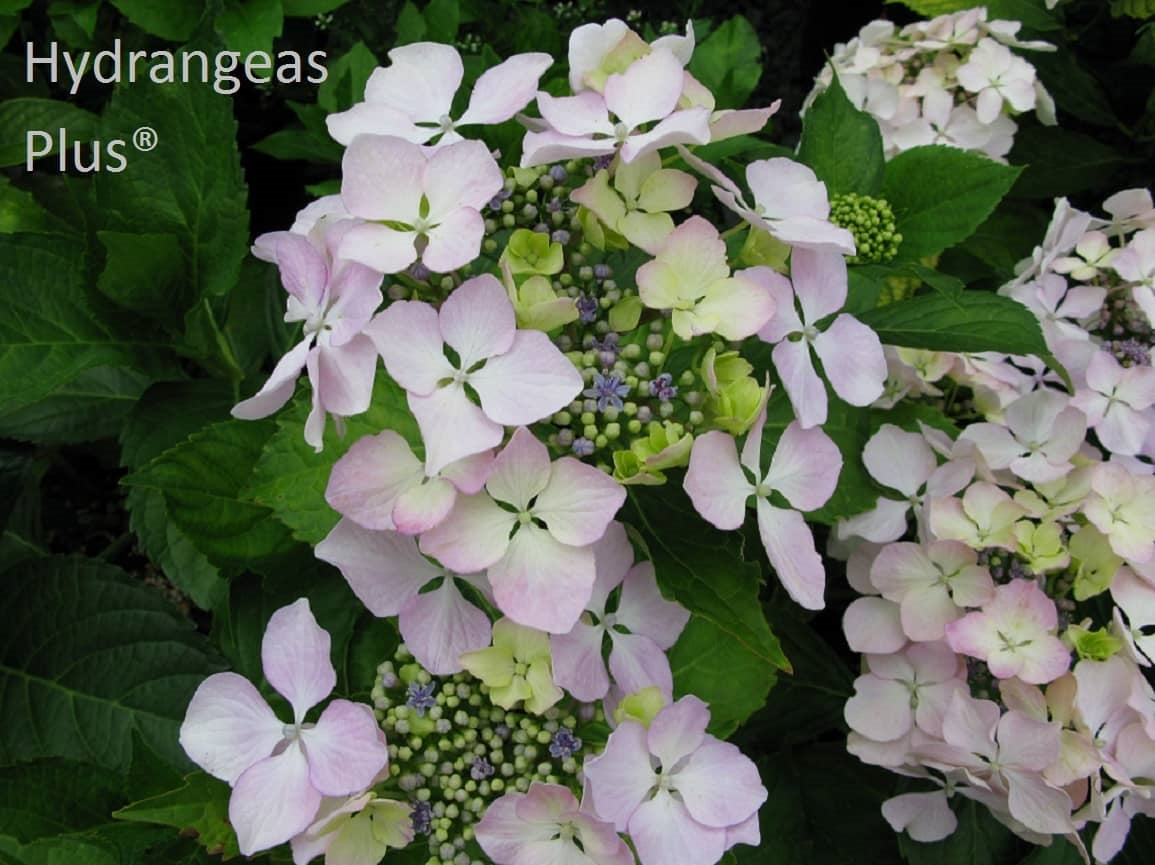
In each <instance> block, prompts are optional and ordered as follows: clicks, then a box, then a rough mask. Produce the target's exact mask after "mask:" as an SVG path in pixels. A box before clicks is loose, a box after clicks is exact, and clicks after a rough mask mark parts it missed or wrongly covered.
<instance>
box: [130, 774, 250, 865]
mask: <svg viewBox="0 0 1155 865" xmlns="http://www.w3.org/2000/svg"><path fill="white" fill-rule="evenodd" d="M229 794H230V790H229V785H228V784H226V783H225V782H224V781H219V780H217V779H216V778H213V777H212V776H210V775H206V774H205V773H204V772H194V773H193V774H191V775H189V776H187V777H186V778H185V783H184V785H183V786H182V787H180V788H179V789H176V790H171V791H169V792H167V793H161V794H159V795H157V796H151V797H149V798H148V799H142V800H141V801H139V802H133V803H132V804H131V805H127V806H125V807H124V808H121V809H120V810H119V811H115V812H114V813H113V816H114V817H116V818H117V819H118V820H128V821H133V822H138V823H159V824H161V825H163V826H173V827H175V828H177V829H180V830H181V831H182V832H185V833H187V832H195V833H196V835H197V840H198V842H199V843H200V844H201V845H202V846H204V847H205V848H206V849H207V850H208V851H209V852H210V853H219V854H220V855H221V858H222V859H229V858H231V857H233V856H236V855H238V854H239V853H240V851H239V850H238V848H237V836H236V833H235V832H234V831H233V828H232V826H230V825H229V821H228V812H229Z"/></svg>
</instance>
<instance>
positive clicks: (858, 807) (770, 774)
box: [734, 742, 902, 865]
mask: <svg viewBox="0 0 1155 865" xmlns="http://www.w3.org/2000/svg"><path fill="white" fill-rule="evenodd" d="M759 768H760V769H761V770H762V779H763V783H764V784H765V785H766V790H767V793H768V794H769V795H768V799H767V801H766V804H765V805H763V806H762V808H761V809H760V811H759V815H758V816H759V824H760V828H761V830H762V831H761V834H762V843H761V845H760V846H758V847H757V848H754V847H743V846H739V847H735V848H734V852H735V853H736V858H737V860H738V865H810V863H815V862H821V863H822V865H861V863H864V862H869V863H871V865H899V863H900V862H901V861H902V860H901V859H900V858H899V854H898V849H897V845H896V844H895V836H894V832H893V831H892V830H891V828H890V827H889V826H888V825H887V824H886V821H885V820H883V818H882V814H881V813H880V811H879V808H880V806H881V805H882V802H883V800H884V799H886V798H887V797H888V796H889V795H890V793H891V790H892V789H893V786H894V782H893V778H894V776H893V775H891V774H890V773H888V772H886V771H885V770H883V769H879V768H877V767H874V766H866V765H863V764H862V763H859V762H858V760H857V759H855V758H854V757H852V756H851V755H850V754H848V753H847V752H846V748H845V746H844V745H843V744H842V743H841V742H822V743H818V744H814V745H810V746H808V747H805V748H793V749H784V750H782V751H779V752H777V753H772V754H770V755H769V756H768V757H766V758H765V759H763V760H761V761H760V762H759Z"/></svg>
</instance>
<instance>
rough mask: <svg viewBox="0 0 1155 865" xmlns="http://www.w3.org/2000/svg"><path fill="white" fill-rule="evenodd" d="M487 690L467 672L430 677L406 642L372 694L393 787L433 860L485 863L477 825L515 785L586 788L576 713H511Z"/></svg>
mask: <svg viewBox="0 0 1155 865" xmlns="http://www.w3.org/2000/svg"><path fill="white" fill-rule="evenodd" d="M488 694H489V688H488V687H487V686H486V685H485V684H484V683H482V682H479V681H478V680H476V679H474V678H473V677H472V676H470V675H469V674H468V673H458V674H456V675H453V676H433V675H431V674H430V673H429V672H428V671H427V670H425V669H424V668H422V667H421V665H420V664H418V663H417V662H416V661H415V660H414V659H413V656H412V655H411V654H410V653H409V651H408V650H407V649H406V647H405V646H404V644H402V645H401V646H399V647H398V649H397V650H396V651H395V652H394V654H393V658H392V659H391V660H387V661H385V662H383V663H382V664H380V665H379V666H378V668H377V681H376V683H375V685H374V687H373V692H372V701H373V706H374V709H375V713H376V715H377V718H378V720H379V721H380V724H381V728H382V729H383V730H384V731H385V736H386V739H387V740H388V742H389V758H390V763H389V777H390V780H389V782H388V784H389V786H391V787H393V786H395V787H396V788H397V789H398V790H399V791H400V795H401V796H402V797H405V798H408V800H409V801H410V802H411V803H412V804H413V808H414V811H413V824H414V830H415V832H416V833H417V835H418V836H419V837H418V838H417V839H416V841H415V843H418V844H420V843H428V845H429V854H430V858H429V859H428V860H427V865H479V863H483V862H485V861H486V860H485V857H484V854H482V852H481V850H480V848H479V847H477V845H476V843H475V839H474V827H475V825H476V824H477V822H478V821H479V820H481V818H482V817H483V816H484V815H485V812H486V809H487V808H488V807H489V805H490V804H491V803H492V802H493V801H494V800H496V799H498V798H500V797H501V796H503V795H504V794H505V793H507V792H519V793H525V792H527V791H528V790H529V788H530V785H531V784H533V783H534V782H541V783H547V784H561V785H564V786H568V787H570V788H571V789H573V790H574V791H575V792H578V793H580V790H581V785H580V782H579V781H578V778H577V774H578V770H579V767H580V764H581V760H582V757H583V743H582V740H581V738H580V737H579V736H578V735H577V734H576V733H575V728H576V727H577V723H578V722H577V718H576V716H575V715H573V714H566V713H564V712H563V711H561V710H560V709H558V708H556V707H555V708H552V709H549V710H547V711H546V713H545V714H544V715H542V716H540V717H539V716H535V715H531V714H528V713H525V712H522V711H516V710H512V711H510V710H505V709H502V708H501V707H499V706H495V705H493V704H492V703H491V702H490V700H489V697H488Z"/></svg>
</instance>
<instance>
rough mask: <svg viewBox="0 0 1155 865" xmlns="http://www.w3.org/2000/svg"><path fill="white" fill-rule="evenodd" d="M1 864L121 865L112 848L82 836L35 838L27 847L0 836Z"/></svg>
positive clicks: (116, 852) (7, 837)
mask: <svg viewBox="0 0 1155 865" xmlns="http://www.w3.org/2000/svg"><path fill="white" fill-rule="evenodd" d="M0 862H2V863H4V865H121V863H120V856H119V855H118V851H117V850H116V848H115V847H113V846H112V845H109V844H106V843H104V842H103V841H101V840H100V839H98V838H92V837H88V836H85V835H58V836H55V837H51V838H37V839H36V840H35V841H33V842H32V843H31V844H27V845H21V844H20V843H19V842H17V841H16V840H15V839H14V838H11V837H9V836H7V835H0Z"/></svg>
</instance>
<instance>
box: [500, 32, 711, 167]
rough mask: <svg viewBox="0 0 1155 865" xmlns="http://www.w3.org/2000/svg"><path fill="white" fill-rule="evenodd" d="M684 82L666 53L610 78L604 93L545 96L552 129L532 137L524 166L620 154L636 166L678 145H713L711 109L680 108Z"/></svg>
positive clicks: (541, 101)
mask: <svg viewBox="0 0 1155 865" xmlns="http://www.w3.org/2000/svg"><path fill="white" fill-rule="evenodd" d="M683 81H684V75H683V72H682V63H681V62H680V61H679V60H678V59H677V58H676V57H675V56H674V55H673V54H672V53H671V52H670V51H667V50H661V49H660V50H657V51H653V52H651V53H649V54H647V55H646V56H644V57H642V58H640V59H638V60H635V61H634V62H633V63H631V64H630V65H629V66H628V67H627V68H626V70H625V71H624V72H621V73H615V74H613V75H610V76H609V77H608V78H607V79H606V83H605V87H604V89H603V91H602V92H601V93H598V92H597V91H595V90H583V91H582V92H580V93H578V94H577V95H576V96H558V97H555V96H550V95H549V94H548V93H546V92H544V91H539V92H538V94H537V106H538V109H539V110H540V111H541V116H542V118H543V119H544V121H545V124H546V128H545V129H544V130H542V131H540V132H535V131H530V132H527V133H526V135H525V140H524V142H523V144H522V157H521V164H522V166H523V167H529V166H533V165H542V164H545V163H548V162H556V161H558V160H560V159H568V158H571V157H584V156H608V155H610V154H612V153H619V152H620V154H621V159H622V161H623V162H632V161H633V160H635V159H637V158H638V157H639V156H642V155H643V154H645V153H649V152H651V151H655V150H659V149H661V148H663V147H670V146H672V145H674V144H706V143H708V142H709V141H710V135H711V133H710V111H709V109H707V108H703V107H696V108H685V109H680V108H678V100H679V99H680V98H681V96H682V86H683ZM650 124H653V126H652V127H651V126H650ZM647 127H649V128H648V129H647Z"/></svg>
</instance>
